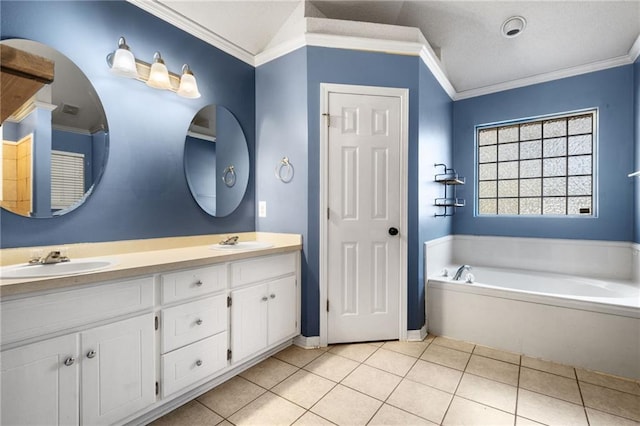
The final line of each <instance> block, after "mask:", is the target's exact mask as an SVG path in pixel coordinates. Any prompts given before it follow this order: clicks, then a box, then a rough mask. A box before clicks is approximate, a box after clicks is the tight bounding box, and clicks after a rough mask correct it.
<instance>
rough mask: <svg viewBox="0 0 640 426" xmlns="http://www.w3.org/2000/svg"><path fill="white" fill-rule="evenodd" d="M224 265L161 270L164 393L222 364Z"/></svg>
mask: <svg viewBox="0 0 640 426" xmlns="http://www.w3.org/2000/svg"><path fill="white" fill-rule="evenodd" d="M226 271H227V264H224V263H223V264H219V265H213V266H209V267H206V268H198V269H190V270H185V271H179V272H173V273H169V274H163V275H161V276H160V282H161V295H162V301H163V307H162V311H161V316H160V318H161V320H160V334H161V336H162V341H161V345H160V347H161V349H160V352H161V356H160V369H161V381H160V389H161V393H162V397H163V398H164V397H167V396H169V395H172V394H174V393H176V392H178V391H180V390H182V389H184V388H186V387H188V386H191V385H193V384H194V383H197V382H199V381H202V380H203V379H206V378H207V377H211V376H212V375H214V374H215V373H216V372H217V371H219V370H222V369H224V368H225V367H226V366H227V349H228V347H229V345H228V335H227V329H228V316H229V314H228V308H227V292H226V290H227V273H226ZM176 303H177V304H176Z"/></svg>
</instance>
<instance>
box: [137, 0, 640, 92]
mask: <svg viewBox="0 0 640 426" xmlns="http://www.w3.org/2000/svg"><path fill="white" fill-rule="evenodd" d="M130 1H132V3H134V4H137V5H138V6H140V7H143V8H146V9H147V10H149V7H147V6H144V5H142V4H143V3H145V1H142V0H130ZM147 3H149V2H147ZM153 4H154V5H155V7H156V8H158V7H160V8H162V9H163V10H164V15H165V16H166V15H167V13H168V14H171V15H173V16H179V18H180V19H179V21H180V22H179V23H180V26H184V25H186V26H190V25H192V26H193V27H197V28H198V29H199V31H198V32H196V33H198V34H199V33H201V32H206V33H213V34H214V35H215V36H216V37H218V38H219V39H222V40H224V41H225V42H226V43H228V44H230V45H233V46H235V48H236V49H237V50H239V51H240V52H241V53H242V54H244V55H245V56H255V55H259V54H260V53H262V52H264V51H265V50H266V49H268V48H271V47H273V44H274V42H275V41H277V42H278V43H279V42H281V41H286V34H285V35H283V32H284V33H286V31H285V29H286V28H287V27H291V26H292V24H291V22H292V21H294V20H296V19H299V20H302V19H303V18H304V17H305V16H313V17H320V18H329V19H338V20H350V21H361V22H371V23H379V24H390V25H397V26H405V27H415V28H418V29H420V30H421V32H422V34H423V35H424V36H425V38H426V39H427V40H428V42H429V44H430V45H431V47H432V48H433V49H434V50H435V51H436V52H437V54H438V56H439V58H440V65H441V68H442V71H443V72H444V74H445V75H446V77H447V78H448V80H449V81H450V82H451V84H452V85H453V87H454V88H455V91H456V92H457V93H461V92H473V91H478V90H481V89H483V88H487V87H497V86H500V85H504V84H505V83H508V82H513V81H533V80H532V79H535V78H536V77H537V76H538V77H539V76H542V75H550V74H553V75H557V76H564V75H570V74H571V73H579V72H580V70H583V71H582V72H584V70H588V69H592V68H593V69H601V68H606V67H607V66H614V65H616V64H617V65H621V64H623V63H629V62H630V61H632V60H634V59H635V57H632V56H637V52H636V50H640V42H637V40H638V39H639V38H640V37H639V36H640V0H630V1H629V0H628V1H606V0H600V1H504V2H501V1H425V0H422V1H416V0H413V1H400V0H392V1H391V0H390V1H383V0H380V1H375V0H373V1H372V0H356V1H344V0H308V1H307V2H304V0H289V1H287V0H279V1H275V0H253V1H242V0H240V1H239V0H231V1H230V0H197V1H196V0H191V1H188V0H154V1H153ZM151 9H153V7H152V8H151ZM152 13H154V11H153V10H152ZM156 14H157V15H158V16H161V17H163V14H158V13H156ZM514 15H521V16H523V17H524V18H525V19H526V21H527V26H526V29H525V31H523V32H522V34H520V35H519V36H517V37H515V38H510V39H509V38H505V37H503V36H502V34H501V26H502V23H503V22H504V21H505V19H507V18H509V17H511V16H514ZM169 21H171V20H169ZM173 21H174V22H173V23H176V20H175V19H174V20H173ZM192 33H193V32H192ZM201 38H202V37H201ZM634 43H635V45H634ZM589 67H591V68H589Z"/></svg>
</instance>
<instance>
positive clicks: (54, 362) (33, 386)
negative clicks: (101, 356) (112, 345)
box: [0, 334, 80, 425]
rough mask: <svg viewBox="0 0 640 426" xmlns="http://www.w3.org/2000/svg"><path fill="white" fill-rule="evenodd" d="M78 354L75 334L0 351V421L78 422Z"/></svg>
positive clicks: (19, 422) (25, 422)
mask: <svg viewBox="0 0 640 426" xmlns="http://www.w3.org/2000/svg"><path fill="white" fill-rule="evenodd" d="M77 354H78V335H76V334H73V335H69V336H62V337H58V338H55V339H49V340H45V341H44V342H38V343H33V344H30V345H26V346H21V347H19V348H17V349H12V350H8V351H4V352H2V353H1V354H0V363H1V364H0V365H1V366H2V367H1V368H2V370H1V371H0V386H1V390H0V391H1V392H2V394H1V396H2V401H1V405H0V412H1V413H2V414H1V416H0V424H3V425H74V424H78V416H79V414H80V410H79V407H80V406H79V403H80V394H79V392H78V382H79V377H80V371H79V363H78V362H77V359H76V357H77V356H78V355H77Z"/></svg>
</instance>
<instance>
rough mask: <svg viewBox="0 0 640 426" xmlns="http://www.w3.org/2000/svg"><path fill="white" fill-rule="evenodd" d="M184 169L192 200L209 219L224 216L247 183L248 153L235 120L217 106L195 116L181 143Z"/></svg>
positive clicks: (230, 209) (239, 196) (237, 199)
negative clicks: (182, 144)
mask: <svg viewBox="0 0 640 426" xmlns="http://www.w3.org/2000/svg"><path fill="white" fill-rule="evenodd" d="M184 170H185V175H186V177H187V183H188V184H189V189H190V190H191V194H192V195H193V198H194V199H195V200H196V202H197V203H198V205H199V206H200V207H201V208H202V209H203V210H204V211H205V212H207V213H208V214H210V215H211V216H217V217H222V216H227V215H229V214H231V212H233V211H234V210H235V209H236V208H237V207H238V206H239V205H240V201H242V197H243V196H244V192H245V190H246V189H247V183H248V182H249V150H248V148H247V140H246V139H245V137H244V132H243V131H242V128H241V127H240V123H238V120H237V119H236V117H235V116H234V115H233V114H232V113H231V111H229V110H228V109H226V108H224V107H221V106H219V105H207V106H205V107H204V108H202V109H201V110H200V111H198V113H197V114H196V115H195V117H194V118H193V120H192V121H191V124H190V126H189V131H188V132H187V137H186V139H185V143H184Z"/></svg>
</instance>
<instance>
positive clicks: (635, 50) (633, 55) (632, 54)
mask: <svg viewBox="0 0 640 426" xmlns="http://www.w3.org/2000/svg"><path fill="white" fill-rule="evenodd" d="M638 56H640V34H639V35H638V38H636V41H635V42H634V43H633V45H632V46H631V49H629V58H630V59H631V62H635V61H636V59H638Z"/></svg>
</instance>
